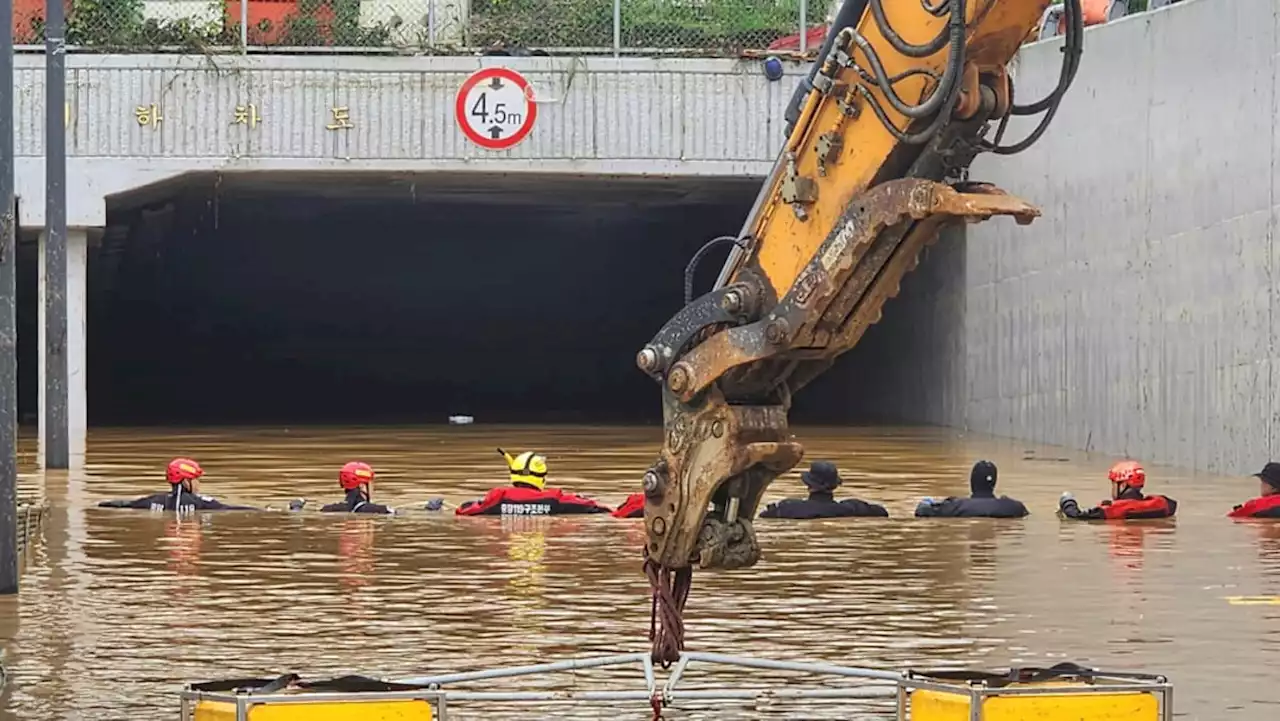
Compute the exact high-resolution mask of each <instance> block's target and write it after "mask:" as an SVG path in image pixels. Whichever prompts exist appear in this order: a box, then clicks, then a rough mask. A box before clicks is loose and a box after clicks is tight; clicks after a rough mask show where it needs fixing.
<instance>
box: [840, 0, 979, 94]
mask: <svg viewBox="0 0 1280 721" xmlns="http://www.w3.org/2000/svg"><path fill="white" fill-rule="evenodd" d="M872 2H873V3H874V2H877V0H872ZM964 12H965V0H951V16H950V18H949V20H948V22H947V30H948V32H949V37H950V40H951V52H950V55H949V56H948V58H947V69H946V71H945V72H944V73H943V74H942V79H941V80H940V81H939V85H938V87H937V89H935V90H934V91H933V93H932V94H930V95H929V97H928V99H926V100H925V101H924V102H922V103H920V104H919V105H909V104H907V103H906V102H905V101H903V100H902V98H901V97H899V96H898V94H897V93H896V92H895V91H894V89H893V84H892V83H891V82H889V78H888V74H887V73H886V72H885V70H884V65H883V64H882V63H881V62H880V57H879V56H878V55H877V54H876V51H875V48H873V47H871V43H870V42H868V41H867V39H866V38H865V37H863V36H862V34H861V33H859V32H857V31H856V30H855V31H854V33H853V42H854V43H855V44H857V46H858V48H859V49H861V50H862V52H863V53H865V54H866V56H867V62H868V63H870V65H871V72H872V74H873V75H874V76H875V79H876V85H878V86H879V87H880V91H881V92H883V93H884V95H885V98H886V99H888V101H889V104H890V105H892V106H893V108H894V110H897V111H898V112H899V113H901V114H903V115H905V116H907V117H909V118H925V117H928V116H930V115H932V114H934V113H936V112H938V110H939V109H941V108H942V105H943V104H944V103H945V102H946V101H947V98H948V97H950V95H951V93H952V91H953V90H955V88H956V87H958V86H959V82H960V75H961V73H962V72H963V67H964V29H965V28H964ZM881 30H882V31H883V30H884V29H883V28H881Z"/></svg>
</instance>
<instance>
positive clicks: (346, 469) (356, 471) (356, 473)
mask: <svg viewBox="0 0 1280 721" xmlns="http://www.w3.org/2000/svg"><path fill="white" fill-rule="evenodd" d="M372 480H373V469H372V468H370V467H369V464H368V463H361V462H360V461H351V462H349V463H347V465H345V466H343V467H342V470H340V471H338V485H340V486H342V487H343V488H344V489H346V490H348V491H350V490H352V489H355V488H359V487H360V486H363V485H364V484H366V483H369V482H370V481H372Z"/></svg>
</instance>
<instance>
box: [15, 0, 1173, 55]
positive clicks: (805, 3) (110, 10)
mask: <svg viewBox="0 0 1280 721" xmlns="http://www.w3.org/2000/svg"><path fill="white" fill-rule="evenodd" d="M1091 1H1093V0H1091ZM1097 1H1098V2H1104V1H1105V2H1107V3H1108V5H1116V6H1121V5H1123V6H1124V7H1125V8H1127V9H1128V12H1129V13H1133V12H1139V11H1142V10H1146V9H1147V7H1148V5H1151V6H1152V7H1160V6H1163V5H1167V4H1170V3H1172V2H1177V1H1178V0H1097ZM837 3H838V0H65V2H64V6H65V7H66V9H67V43H68V44H69V45H71V46H73V47H75V48H81V49H96V50H100V51H126V52H128V51H133V52H139V51H147V50H159V49H170V50H172V49H176V50H185V51H195V52H204V51H209V50H213V49H246V48H254V49H257V48H266V49H284V48H293V49H301V48H366V49H375V48H376V49H394V50H399V51H409V52H420V53H429V54H459V53H467V54H470V53H475V52H484V51H488V52H502V53H507V54H513V55H520V54H544V53H545V54H563V53H569V52H571V53H576V54H591V53H598V54H615V55H627V54H646V55H658V54H685V55H720V56H741V55H755V54H761V53H765V52H779V53H806V52H807V53H812V52H813V51H814V50H815V49H816V46H817V45H819V44H820V43H821V41H822V37H823V34H824V32H825V29H826V25H825V23H826V21H827V20H828V19H829V18H830V17H831V16H832V15H834V10H835V7H836V5H837ZM44 7H45V0H14V39H15V42H17V43H18V44H20V45H41V44H43V42H44ZM802 28H804V29H805V30H804V31H802Z"/></svg>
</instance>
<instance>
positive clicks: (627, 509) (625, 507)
mask: <svg viewBox="0 0 1280 721" xmlns="http://www.w3.org/2000/svg"><path fill="white" fill-rule="evenodd" d="M613 517H614V518H644V494H643V493H632V494H631V495H629V496H627V500H625V501H623V502H622V505H621V506H618V508H617V509H616V510H614V512H613Z"/></svg>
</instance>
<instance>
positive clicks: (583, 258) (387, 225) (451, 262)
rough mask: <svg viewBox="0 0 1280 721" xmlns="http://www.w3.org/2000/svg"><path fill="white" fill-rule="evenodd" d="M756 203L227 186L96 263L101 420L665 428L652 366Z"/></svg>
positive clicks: (462, 179) (543, 186) (349, 181)
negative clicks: (704, 247)
mask: <svg viewBox="0 0 1280 721" xmlns="http://www.w3.org/2000/svg"><path fill="white" fill-rule="evenodd" d="M758 184H759V180H758V179H754V178H741V179H723V178H719V179H716V178H698V179H622V178H601V177H587V178H567V177H562V176H541V177H537V176H512V175H507V176H486V175H434V176H433V175H423V176H418V177H413V178H406V177H400V178H390V177H385V176H384V177H378V178H372V177H365V178H352V177H351V176H347V175H343V176H334V177H331V178H317V177H310V178H301V177H300V178H285V179H281V178H279V177H278V176H256V177H255V176H247V177H246V176H222V177H219V178H214V177H205V178H196V179H191V180H188V181H187V182H185V183H183V184H182V185H181V186H180V187H175V188H172V189H170V190H168V191H164V192H163V193H161V194H160V197H154V195H153V199H151V200H149V201H148V202H147V203H146V204H145V205H141V206H139V205H136V204H135V205H134V206H133V207H129V206H128V205H125V204H120V205H119V206H118V207H112V208H111V212H110V222H111V226H112V227H111V228H110V230H109V231H108V232H107V233H106V235H105V237H104V239H103V242H102V245H101V247H99V248H97V249H95V251H94V253H93V255H92V257H91V260H90V279H89V293H90V298H89V313H90V315H89V334H90V336H89V348H90V351H89V383H88V385H89V394H90V395H89V409H90V411H89V412H90V414H91V422H93V423H105V424H121V423H123V424H138V423H174V422H201V423H255V422H285V421H287V422H295V423H296V422H326V423H327V422H341V423H352V422H444V421H445V419H446V417H447V416H448V415H450V414H469V415H474V416H475V417H476V418H477V420H478V421H481V422H486V421H493V422H498V421H501V422H523V421H529V422H548V421H575V422H581V421H593V422H595V421H599V422H615V421H641V420H651V421H656V420H658V419H659V418H660V415H659V408H658V400H657V390H656V388H655V385H654V384H653V382H652V381H650V380H649V379H648V378H646V377H645V376H644V375H643V374H641V373H640V372H639V371H638V370H637V369H636V368H635V366H634V357H635V352H636V350H638V349H639V348H640V347H641V346H642V345H643V344H644V342H645V341H646V340H648V338H649V337H650V336H651V335H652V334H653V333H654V332H656V331H657V329H658V328H659V327H661V325H662V323H663V322H665V321H666V320H667V318H669V317H670V316H671V314H673V313H674V312H676V311H677V310H678V309H679V308H680V306H681V301H682V297H681V296H682V288H683V269H684V266H685V263H686V262H687V261H688V259H689V257H690V256H691V255H692V254H693V253H694V252H695V251H696V250H697V249H698V247H699V246H700V245H701V244H702V243H704V242H705V241H706V240H708V239H709V238H711V237H713V236H715V235H719V234H723V233H734V232H736V231H737V229H738V228H739V227H740V225H741V223H742V219H743V218H744V217H745V214H746V213H747V212H748V210H749V208H750V204H751V201H752V200H753V198H754V195H755V193H756V191H757V189H758V187H759V186H758ZM719 264H720V260H719V258H718V257H713V258H712V259H710V260H709V261H708V262H707V263H706V267H705V268H703V269H702V271H703V272H701V273H699V278H698V279H699V282H700V283H701V285H700V288H703V289H705V288H707V287H709V286H710V284H711V282H712V281H713V280H714V275H715V273H716V271H717V270H718V267H719Z"/></svg>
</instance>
